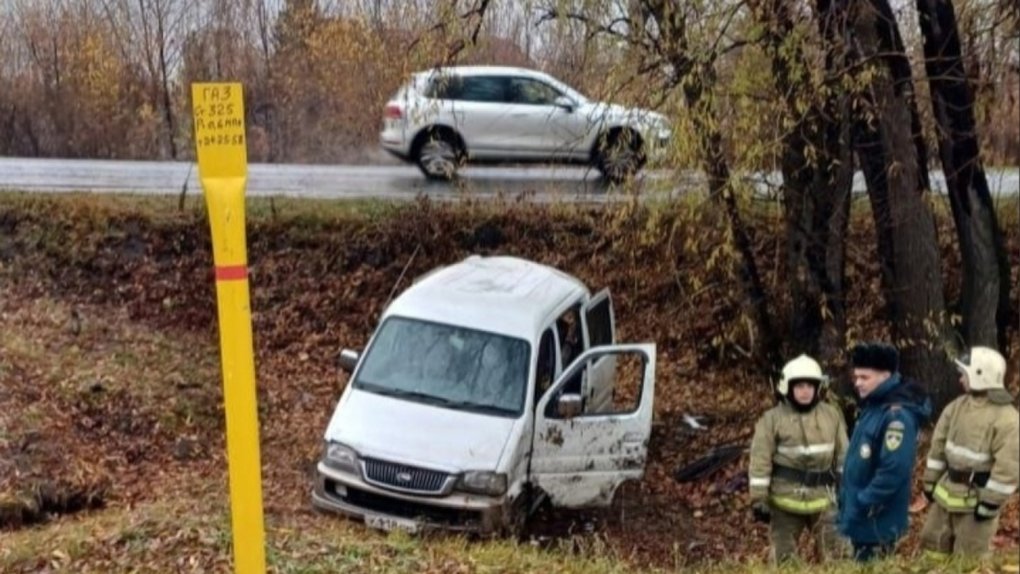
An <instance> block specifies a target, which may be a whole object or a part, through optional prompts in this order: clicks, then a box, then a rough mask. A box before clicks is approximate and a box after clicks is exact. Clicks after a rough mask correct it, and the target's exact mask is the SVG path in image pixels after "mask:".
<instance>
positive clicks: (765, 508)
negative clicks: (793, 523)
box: [751, 500, 772, 524]
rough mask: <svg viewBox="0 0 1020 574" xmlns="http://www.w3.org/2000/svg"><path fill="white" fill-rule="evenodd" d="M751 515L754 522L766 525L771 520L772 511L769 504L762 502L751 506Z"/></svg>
mask: <svg viewBox="0 0 1020 574" xmlns="http://www.w3.org/2000/svg"><path fill="white" fill-rule="evenodd" d="M751 514H752V515H753V516H754V521H755V522H761V523H762V524H768V522H769V521H770V520H772V510H771V509H770V508H769V503H768V502H765V501H764V500H759V501H757V502H755V503H753V504H751Z"/></svg>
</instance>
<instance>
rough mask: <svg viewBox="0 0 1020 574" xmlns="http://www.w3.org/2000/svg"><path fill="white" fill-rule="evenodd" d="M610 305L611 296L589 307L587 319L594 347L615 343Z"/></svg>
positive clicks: (591, 344)
mask: <svg viewBox="0 0 1020 574" xmlns="http://www.w3.org/2000/svg"><path fill="white" fill-rule="evenodd" d="M609 305H610V302H609V298H608V297H606V298H605V299H603V300H602V301H600V302H599V303H598V304H597V305H595V306H594V307H592V308H591V309H588V314H587V316H586V317H585V319H587V321H588V340H589V345H590V346H592V347H598V346H599V345H612V344H613V320H612V317H611V316H610V307H609Z"/></svg>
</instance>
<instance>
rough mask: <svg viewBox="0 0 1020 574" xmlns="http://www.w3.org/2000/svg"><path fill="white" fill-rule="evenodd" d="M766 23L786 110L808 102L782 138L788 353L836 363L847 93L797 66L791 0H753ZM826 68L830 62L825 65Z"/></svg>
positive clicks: (800, 59) (846, 191)
mask: <svg viewBox="0 0 1020 574" xmlns="http://www.w3.org/2000/svg"><path fill="white" fill-rule="evenodd" d="M752 7H753V9H754V11H755V14H756V17H757V18H758V19H759V20H760V21H761V23H762V24H763V25H764V26H765V30H766V32H765V42H766V51H767V52H768V55H769V59H770V61H771V65H772V71H773V75H774V77H775V82H776V86H777V88H778V89H779V90H780V91H781V92H782V95H783V100H784V102H785V104H786V108H787V111H788V113H789V114H790V115H791V116H795V115H796V114H798V113H799V112H798V110H799V109H800V108H801V107H802V105H801V102H803V101H805V100H806V101H808V102H810V104H809V106H808V109H807V111H806V112H804V113H803V119H802V120H801V121H799V122H798V123H797V124H796V125H795V126H793V128H792V129H791V130H789V131H788V132H787V133H786V134H784V137H783V152H782V159H781V169H782V173H783V199H784V215H785V221H786V254H787V277H788V280H787V284H788V286H789V289H790V300H791V309H790V324H789V329H790V338H791V340H792V347H793V349H792V353H791V354H797V353H801V352H806V353H809V354H811V355H812V356H814V357H816V358H818V359H820V360H821V361H822V362H823V363H825V364H834V363H836V362H839V360H840V359H841V358H842V355H843V349H844V348H845V347H846V305H845V294H844V291H843V284H844V277H845V268H846V242H845V239H846V231H847V225H848V221H849V213H850V192H851V184H852V178H853V172H852V157H851V149H850V141H849V133H848V131H847V129H846V125H847V122H846V121H845V118H846V117H847V115H846V113H845V110H844V109H841V108H844V107H845V103H842V102H841V101H840V100H841V99H845V98H843V97H842V96H841V95H840V93H839V92H840V90H838V89H837V87H836V86H829V88H830V90H829V92H828V95H826V96H822V95H820V94H818V93H816V90H815V89H814V87H813V86H811V85H810V84H809V83H808V81H807V80H804V79H803V78H804V77H805V75H804V74H801V73H800V72H801V71H804V70H807V69H808V66H809V64H808V62H807V59H806V57H805V56H804V53H803V49H802V45H801V44H799V43H796V44H793V45H785V43H786V42H787V41H788V39H789V38H791V37H794V33H795V28H796V23H795V21H794V18H793V16H792V14H791V12H790V6H789V0H769V1H767V2H755V3H753V4H752ZM819 17H820V28H821V29H822V32H823V41H824V42H826V44H827V45H826V57H827V59H832V58H834V57H835V54H834V50H835V49H836V45H835V43H833V42H830V41H829V40H828V38H825V36H826V31H827V29H828V28H829V27H831V26H832V22H830V20H832V15H831V11H830V10H828V9H821V10H819ZM830 67H831V65H830Z"/></svg>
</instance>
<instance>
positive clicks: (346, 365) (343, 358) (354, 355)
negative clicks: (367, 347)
mask: <svg viewBox="0 0 1020 574" xmlns="http://www.w3.org/2000/svg"><path fill="white" fill-rule="evenodd" d="M360 357H361V355H360V354H359V353H358V352H357V351H355V350H353V349H344V350H342V351H340V357H339V358H338V359H337V363H339V365H340V368H341V369H343V370H345V371H347V372H348V373H353V372H354V367H357V366H358V359H359V358H360Z"/></svg>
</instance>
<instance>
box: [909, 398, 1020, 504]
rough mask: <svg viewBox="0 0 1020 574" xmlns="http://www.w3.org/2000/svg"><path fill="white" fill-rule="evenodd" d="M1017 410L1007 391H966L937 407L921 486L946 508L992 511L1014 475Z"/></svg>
mask: <svg viewBox="0 0 1020 574" xmlns="http://www.w3.org/2000/svg"><path fill="white" fill-rule="evenodd" d="M1018 436H1020V413H1018V412H1017V410H1016V408H1015V407H1014V406H1013V397H1012V396H1010V394H1009V392H1007V391H1005V390H1002V389H997V390H991V391H988V392H987V393H981V394H978V395H975V394H973V393H972V394H966V395H963V396H961V397H959V398H957V399H956V400H955V401H953V402H951V403H949V406H947V407H946V409H945V410H944V411H943V412H942V416H941V417H939V422H938V424H937V425H935V433H934V434H933V435H932V442H931V450H930V451H929V452H928V460H927V464H926V465H925V472H924V482H925V490H926V491H928V492H931V493H932V495H933V496H934V498H935V501H936V502H937V503H938V504H939V506H941V507H942V508H944V509H946V510H947V511H949V512H973V511H974V509H975V507H977V505H978V503H979V502H980V503H982V506H983V507H985V508H983V509H982V510H984V511H986V512H991V513H992V515H994V513H995V512H997V510H998V508H999V507H1001V506H1002V505H1003V504H1005V503H1006V501H1007V500H1008V499H1009V497H1010V495H1012V494H1013V493H1014V492H1015V491H1016V489H1017V482H1018V481H1020V438H1018Z"/></svg>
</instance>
